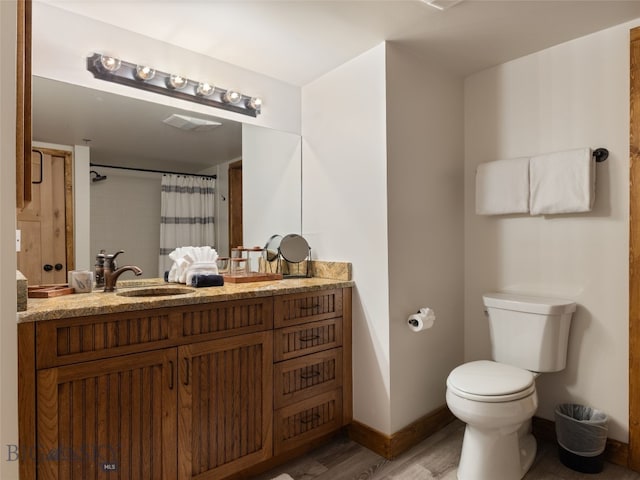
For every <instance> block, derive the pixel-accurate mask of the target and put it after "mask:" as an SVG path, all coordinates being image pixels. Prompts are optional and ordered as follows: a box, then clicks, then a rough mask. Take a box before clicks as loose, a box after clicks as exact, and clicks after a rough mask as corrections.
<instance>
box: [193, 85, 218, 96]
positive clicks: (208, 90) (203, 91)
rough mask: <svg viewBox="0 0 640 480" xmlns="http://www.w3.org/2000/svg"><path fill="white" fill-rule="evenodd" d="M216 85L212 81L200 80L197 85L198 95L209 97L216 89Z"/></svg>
mask: <svg viewBox="0 0 640 480" xmlns="http://www.w3.org/2000/svg"><path fill="white" fill-rule="evenodd" d="M215 89H216V87H214V86H213V85H211V84H210V83H206V82H200V83H199V84H198V86H197V87H196V95H199V96H201V97H208V96H209V95H211V94H212V93H213V92H214V91H215Z"/></svg>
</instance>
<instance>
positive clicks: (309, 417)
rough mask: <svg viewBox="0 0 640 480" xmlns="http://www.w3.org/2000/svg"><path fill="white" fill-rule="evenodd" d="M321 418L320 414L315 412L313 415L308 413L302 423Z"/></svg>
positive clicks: (301, 420)
mask: <svg viewBox="0 0 640 480" xmlns="http://www.w3.org/2000/svg"><path fill="white" fill-rule="evenodd" d="M319 418H320V414H319V413H314V414H313V415H307V416H306V417H304V418H301V419H300V423H303V424H307V423H311V422H313V421H314V420H318V419H319Z"/></svg>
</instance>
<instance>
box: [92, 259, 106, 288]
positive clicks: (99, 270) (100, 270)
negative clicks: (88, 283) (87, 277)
mask: <svg viewBox="0 0 640 480" xmlns="http://www.w3.org/2000/svg"><path fill="white" fill-rule="evenodd" d="M105 256H106V251H105V250H100V253H98V254H97V255H96V265H95V272H96V287H104V259H105Z"/></svg>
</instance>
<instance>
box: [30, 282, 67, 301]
mask: <svg viewBox="0 0 640 480" xmlns="http://www.w3.org/2000/svg"><path fill="white" fill-rule="evenodd" d="M73 292H74V288H73V287H70V286H69V285H67V284H66V283H65V284H56V285H31V286H29V287H27V296H28V297H29V298H51V297H59V296H60V295H69V294H71V293H73Z"/></svg>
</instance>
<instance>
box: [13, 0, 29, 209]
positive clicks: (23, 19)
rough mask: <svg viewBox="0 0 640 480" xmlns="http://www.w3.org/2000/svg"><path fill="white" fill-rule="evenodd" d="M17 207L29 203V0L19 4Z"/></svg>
mask: <svg viewBox="0 0 640 480" xmlns="http://www.w3.org/2000/svg"><path fill="white" fill-rule="evenodd" d="M17 6H18V18H17V22H18V26H17V27H18V28H17V31H18V39H17V57H16V58H17V60H16V61H17V65H16V75H17V78H16V206H17V207H18V208H22V207H24V206H25V205H27V204H28V203H29V202H30V201H31V6H32V4H31V0H18V5H17Z"/></svg>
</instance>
